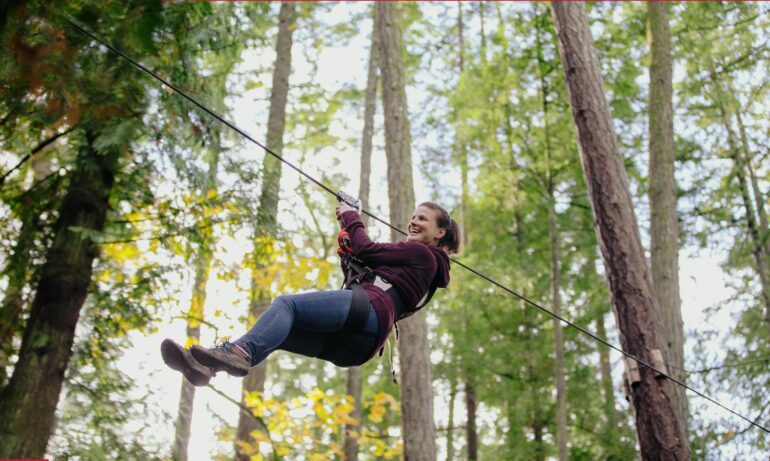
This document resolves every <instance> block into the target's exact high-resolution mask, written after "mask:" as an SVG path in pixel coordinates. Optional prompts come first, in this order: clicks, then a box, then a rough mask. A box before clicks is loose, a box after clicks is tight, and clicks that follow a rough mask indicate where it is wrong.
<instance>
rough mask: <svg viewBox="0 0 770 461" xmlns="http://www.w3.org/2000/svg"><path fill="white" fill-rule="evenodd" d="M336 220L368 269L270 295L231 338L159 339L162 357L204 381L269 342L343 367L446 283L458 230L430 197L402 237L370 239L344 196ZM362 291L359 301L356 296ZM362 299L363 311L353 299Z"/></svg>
mask: <svg viewBox="0 0 770 461" xmlns="http://www.w3.org/2000/svg"><path fill="white" fill-rule="evenodd" d="M337 220H338V221H339V223H340V226H341V227H342V228H343V229H344V230H345V231H347V233H348V235H349V237H350V242H349V251H350V253H351V254H352V256H354V257H355V258H356V259H358V260H360V261H361V262H363V263H364V264H365V265H366V267H367V269H370V272H365V273H363V274H359V275H358V276H356V277H355V279H356V280H354V281H352V282H351V281H350V280H349V282H351V283H348V287H347V288H349V289H344V290H333V291H320V292H312V293H302V294H297V295H284V296H279V297H277V298H275V300H273V302H272V304H271V305H270V307H269V308H268V309H267V310H266V311H265V313H264V314H263V315H262V316H261V317H260V318H259V320H258V321H257V322H256V323H255V324H254V326H253V327H252V328H251V330H249V332H248V333H246V334H245V335H243V336H242V337H240V338H239V339H237V340H235V341H233V342H225V343H224V344H222V345H219V346H216V347H214V348H205V347H201V346H193V347H192V348H191V349H189V350H188V349H185V348H183V347H182V346H180V345H179V344H177V343H176V342H174V341H172V340H170V339H166V340H164V341H163V343H162V344H161V354H162V356H163V360H164V362H166V364H167V365H168V366H169V367H171V368H172V369H174V370H178V371H181V372H182V373H183V374H184V376H185V378H187V380H189V381H190V382H191V383H192V384H194V385H196V386H204V385H206V384H207V383H208V382H209V380H210V379H211V377H212V376H213V374H214V373H216V372H218V371H224V372H226V373H229V374H231V375H233V376H239V377H242V376H246V375H247V374H248V372H249V368H250V367H253V366H255V365H257V364H259V363H260V362H262V361H263V360H265V359H266V358H267V356H268V355H270V353H271V352H273V351H274V350H276V349H282V350H286V351H290V352H294V353H298V354H302V355H305V356H308V357H318V358H321V359H323V360H328V361H330V362H332V363H334V364H336V365H338V366H343V367H347V366H355V365H361V364H363V363H365V362H367V361H368V360H369V359H371V358H372V357H373V356H374V355H375V354H376V353H377V351H380V350H381V349H382V346H383V344H384V343H385V341H386V339H387V337H388V334H389V333H390V331H391V328H392V327H393V325H394V324H395V322H396V321H397V320H399V319H401V318H404V317H406V316H408V315H410V314H412V313H414V312H415V311H417V310H418V309H420V308H421V307H422V306H423V305H424V303H425V302H427V301H425V300H426V299H430V296H431V295H432V294H433V292H434V291H435V290H436V288H445V287H446V286H447V284H448V283H449V256H448V255H449V254H454V253H456V252H457V251H458V249H459V243H460V231H459V229H458V227H457V223H456V222H455V221H454V220H453V219H451V218H450V217H449V214H448V213H447V212H446V210H444V209H443V208H441V207H440V206H438V205H437V204H435V203H433V202H424V203H421V204H420V205H419V206H418V207H417V209H416V210H415V212H414V214H413V215H412V219H411V220H410V222H409V227H408V235H407V240H406V241H405V242H398V243H375V242H372V241H371V240H370V239H369V236H368V235H367V233H366V229H365V227H364V224H363V222H362V221H361V217H360V216H359V215H358V213H357V212H356V211H355V209H354V208H352V207H350V206H348V205H347V204H344V203H343V204H340V205H339V206H338V207H337ZM343 268H344V267H343ZM362 289H363V290H362ZM356 293H358V295H356ZM361 293H365V296H364V297H363V299H364V303H363V304H361V303H358V304H357V303H356V299H359V300H360V299H361ZM356 296H358V298H356ZM361 305H363V306H364V307H363V309H364V310H363V311H362V310H361V309H359V308H358V307H356V306H361ZM361 312H363V315H358V314H360V313H361ZM354 317H357V318H358V319H359V320H360V321H356V320H355V319H354Z"/></svg>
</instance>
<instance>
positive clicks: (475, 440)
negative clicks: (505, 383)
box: [465, 379, 479, 461]
mask: <svg viewBox="0 0 770 461" xmlns="http://www.w3.org/2000/svg"><path fill="white" fill-rule="evenodd" d="M465 408H466V411H467V412H468V421H466V423H465V434H466V439H467V447H468V461H476V460H477V459H479V437H478V432H477V431H476V408H477V404H476V388H474V387H473V384H470V383H469V382H468V380H467V379H466V381H465Z"/></svg>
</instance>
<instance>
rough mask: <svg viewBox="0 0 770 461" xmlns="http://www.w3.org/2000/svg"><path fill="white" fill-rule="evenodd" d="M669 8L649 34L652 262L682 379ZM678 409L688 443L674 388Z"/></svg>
mask: <svg viewBox="0 0 770 461" xmlns="http://www.w3.org/2000/svg"><path fill="white" fill-rule="evenodd" d="M668 9H669V5H668V4H666V3H654V2H653V3H650V4H649V5H648V6H647V11H648V30H649V34H648V36H649V42H650V95H649V104H648V106H647V107H648V108H649V130H650V132H649V144H650V152H649V155H650V157H649V163H650V166H649V170H650V173H649V176H650V191H649V194H650V246H651V248H650V255H651V257H650V262H651V266H652V286H653V288H654V290H655V296H656V299H657V301H658V307H659V308H660V317H659V319H660V324H659V325H658V331H659V332H660V338H661V339H662V340H663V341H662V343H663V345H664V346H665V350H664V351H663V352H664V354H665V355H664V357H666V360H667V363H668V364H669V373H671V376H673V377H675V378H676V379H679V380H684V379H685V377H686V376H685V374H684V371H683V370H684V331H683V329H684V325H683V322H682V310H681V308H680V305H681V299H680V297H679V225H678V223H677V205H676V202H677V194H676V179H675V178H674V168H675V166H674V165H675V160H676V150H675V147H674V122H673V113H674V110H673V107H672V97H673V86H672V82H671V78H672V67H671V66H672V64H671V59H672V58H671V33H670V31H669V24H668V22H669V11H668ZM674 391H675V392H674V395H675V399H676V400H675V402H674V409H675V411H676V413H677V421H679V423H680V432H681V433H682V434H683V436H684V437H685V440H687V434H688V433H689V429H688V426H689V424H688V417H689V412H688V410H687V395H686V394H685V390H684V388H682V387H681V386H675V387H674Z"/></svg>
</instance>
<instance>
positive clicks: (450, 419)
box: [446, 370, 457, 461]
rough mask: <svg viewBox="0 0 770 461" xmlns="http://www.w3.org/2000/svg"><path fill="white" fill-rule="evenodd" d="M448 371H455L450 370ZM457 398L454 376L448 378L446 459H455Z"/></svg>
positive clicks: (450, 460)
mask: <svg viewBox="0 0 770 461" xmlns="http://www.w3.org/2000/svg"><path fill="white" fill-rule="evenodd" d="M450 373H455V372H454V370H450ZM456 398H457V379H456V378H455V376H454V375H453V376H451V377H450V378H449V415H448V416H447V425H446V460H447V461H452V460H453V459H455V399H456Z"/></svg>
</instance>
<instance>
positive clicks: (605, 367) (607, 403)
mask: <svg viewBox="0 0 770 461" xmlns="http://www.w3.org/2000/svg"><path fill="white" fill-rule="evenodd" d="M596 335H597V336H598V337H600V338H606V337H607V328H606V327H605V325H604V315H601V316H599V318H597V319H596ZM598 351H599V375H600V376H601V386H602V399H603V401H604V405H603V407H604V417H605V418H606V419H607V428H606V429H605V431H604V433H605V434H608V435H609V436H610V437H611V436H612V434H614V431H615V429H617V427H616V426H617V421H618V418H617V410H615V392H614V390H613V386H612V368H611V367H610V350H609V349H608V348H606V347H604V346H603V345H601V346H599V348H598ZM606 442H607V443H612V442H613V441H612V440H606Z"/></svg>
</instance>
